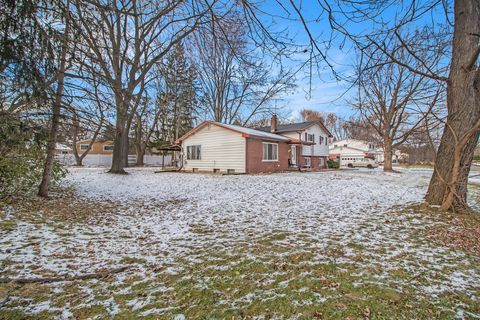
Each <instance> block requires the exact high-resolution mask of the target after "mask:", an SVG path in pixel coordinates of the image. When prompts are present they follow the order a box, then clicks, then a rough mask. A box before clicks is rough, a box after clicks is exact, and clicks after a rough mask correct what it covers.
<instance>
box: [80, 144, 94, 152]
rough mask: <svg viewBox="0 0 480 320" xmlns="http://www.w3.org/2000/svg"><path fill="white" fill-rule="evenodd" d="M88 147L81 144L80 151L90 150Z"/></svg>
mask: <svg viewBox="0 0 480 320" xmlns="http://www.w3.org/2000/svg"><path fill="white" fill-rule="evenodd" d="M91 149H92V148H90V145H88V144H81V145H80V150H82V151H85V150H91Z"/></svg>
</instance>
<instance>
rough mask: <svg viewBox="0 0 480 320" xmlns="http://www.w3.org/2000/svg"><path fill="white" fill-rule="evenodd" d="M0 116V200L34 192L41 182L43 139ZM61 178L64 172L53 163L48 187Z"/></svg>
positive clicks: (12, 118)
mask: <svg viewBox="0 0 480 320" xmlns="http://www.w3.org/2000/svg"><path fill="white" fill-rule="evenodd" d="M0 115H1V118H2V121H1V122H0V141H1V146H0V199H5V198H8V197H12V196H15V195H19V194H25V193H30V192H35V191H36V188H37V187H38V185H39V184H40V181H41V179H42V173H43V165H44V161H45V155H46V136H45V134H43V133H42V131H41V129H38V128H36V127H31V126H29V125H28V124H26V123H23V122H21V121H20V120H19V119H18V118H17V117H15V116H11V115H5V114H0ZM64 175H65V170H64V169H63V168H62V167H61V166H60V165H59V164H58V163H56V164H55V165H54V168H53V170H52V178H51V181H52V184H54V183H56V182H58V181H59V180H60V179H61V178H62V177H63V176H64Z"/></svg>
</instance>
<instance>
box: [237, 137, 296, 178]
mask: <svg viewBox="0 0 480 320" xmlns="http://www.w3.org/2000/svg"><path fill="white" fill-rule="evenodd" d="M263 142H269V141H262V140H259V139H252V138H246V143H247V145H246V151H247V152H246V171H247V173H262V172H278V171H284V170H287V169H288V159H289V158H290V153H289V150H290V145H289V144H287V143H285V142H275V143H277V144H278V161H263Z"/></svg>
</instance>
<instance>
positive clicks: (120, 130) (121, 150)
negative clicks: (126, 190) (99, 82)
mask: <svg viewBox="0 0 480 320" xmlns="http://www.w3.org/2000/svg"><path fill="white" fill-rule="evenodd" d="M115 100H116V105H117V119H116V121H115V137H114V141H113V155H112V167H111V168H110V170H109V172H110V173H116V174H126V172H125V167H126V166H127V164H128V163H127V157H128V144H126V143H125V140H127V141H128V130H127V115H126V113H127V110H126V109H127V107H128V104H126V103H125V101H124V100H123V97H121V96H120V94H118V93H117V94H116V99H115ZM125 155H127V157H125Z"/></svg>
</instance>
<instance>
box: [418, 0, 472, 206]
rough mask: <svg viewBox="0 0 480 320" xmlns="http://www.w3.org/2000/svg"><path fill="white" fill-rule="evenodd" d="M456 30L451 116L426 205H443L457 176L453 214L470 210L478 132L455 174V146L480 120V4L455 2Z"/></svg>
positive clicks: (449, 89) (449, 98)
mask: <svg viewBox="0 0 480 320" xmlns="http://www.w3.org/2000/svg"><path fill="white" fill-rule="evenodd" d="M454 9H455V26H454V32H453V51H452V63H451V67H450V74H449V77H448V84H447V107H448V116H447V122H446V126H445V129H444V131H443V135H442V139H441V142H440V146H439V148H438V152H437V157H436V159H435V169H434V173H433V176H432V179H431V180H430V185H429V187H428V192H427V195H426V201H427V203H428V204H430V205H439V206H440V205H443V203H444V201H445V199H446V198H447V193H448V191H449V190H448V188H449V185H450V184H449V183H450V181H451V178H452V176H457V175H458V179H457V181H456V183H455V190H454V199H453V202H452V205H451V207H450V208H448V209H450V210H453V211H459V210H463V209H465V208H466V206H467V205H466V199H467V183H468V174H469V171H470V165H471V163H472V159H473V153H474V149H475V146H476V144H477V141H478V130H477V132H476V133H475V134H474V135H473V136H472V138H470V140H469V141H468V143H467V144H466V145H465V147H464V148H463V149H462V150H461V151H462V152H461V159H460V164H459V166H458V172H453V171H454V170H453V168H454V151H455V146H456V145H457V144H458V141H459V140H460V139H461V137H462V136H463V135H464V134H466V132H467V131H469V130H471V129H472V128H473V127H474V126H475V123H476V122H477V121H478V119H479V118H480V72H479V70H478V67H477V66H476V62H477V59H478V50H479V49H478V47H479V42H478V41H479V38H478V35H479V34H480V24H479V23H478V21H480V1H478V0H457V1H455V8H454Z"/></svg>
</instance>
